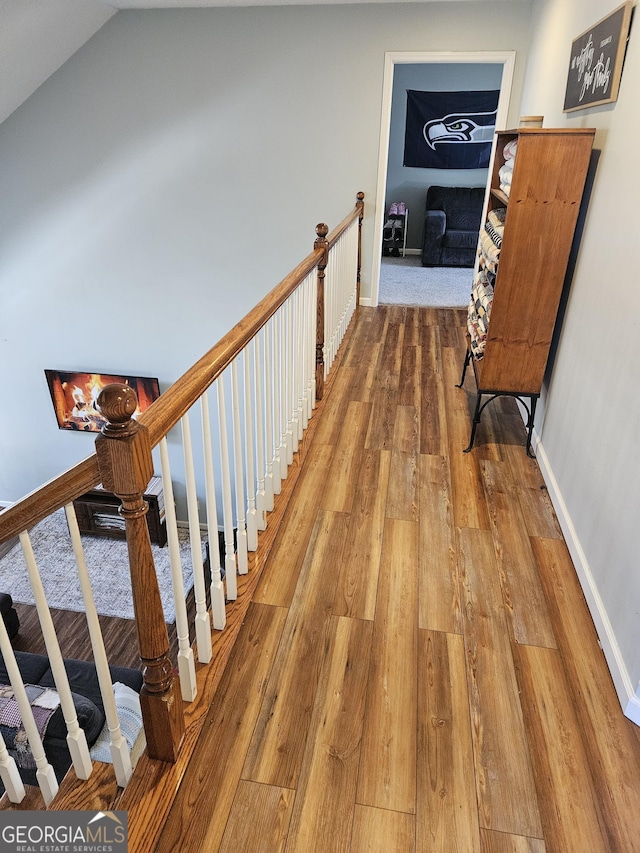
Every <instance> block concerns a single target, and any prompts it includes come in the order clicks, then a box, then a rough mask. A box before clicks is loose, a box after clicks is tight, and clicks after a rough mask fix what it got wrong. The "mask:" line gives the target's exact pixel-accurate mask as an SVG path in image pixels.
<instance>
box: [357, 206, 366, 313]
mask: <svg viewBox="0 0 640 853" xmlns="http://www.w3.org/2000/svg"><path fill="white" fill-rule="evenodd" d="M356 199H357V201H356V207H357V208H358V269H357V272H356V311H357V310H358V308H359V307H360V270H361V269H362V220H363V219H364V193H363V192H362V191H360V192H359V193H357V194H356Z"/></svg>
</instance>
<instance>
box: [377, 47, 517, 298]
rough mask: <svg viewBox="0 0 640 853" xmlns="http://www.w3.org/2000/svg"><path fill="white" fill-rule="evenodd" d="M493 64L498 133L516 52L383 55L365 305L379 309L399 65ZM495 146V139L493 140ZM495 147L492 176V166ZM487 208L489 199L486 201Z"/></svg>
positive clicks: (504, 117)
mask: <svg viewBox="0 0 640 853" xmlns="http://www.w3.org/2000/svg"><path fill="white" fill-rule="evenodd" d="M467 62H468V63H485V62H486V63H489V62H490V63H493V64H495V65H502V80H501V83H500V96H499V98H498V112H497V115H496V129H497V130H504V129H505V128H506V123H507V116H508V113H509V102H510V99H511V86H512V83H513V72H514V68H515V64H516V53H515V51H514V50H503V51H471V52H467V53H456V52H455V51H441V52H398V53H395V52H387V53H385V55H384V78H383V83H382V115H381V121H380V149H379V155H378V183H377V190H376V212H375V218H374V224H373V246H374V253H373V262H372V265H371V298H370V299H363V300H361V302H362V304H363V305H374V306H375V305H377V304H378V291H379V285H380V258H381V256H382V227H383V224H384V212H385V211H384V205H385V193H386V188H387V162H388V159H389V131H390V127H391V99H392V96H393V73H394V69H395V66H396V65H407V64H409V63H414V64H420V63H424V64H428V63H435V64H438V63H454V64H455V63H467ZM494 146H495V139H494ZM493 150H494V149H493V147H492V149H491V162H490V165H489V175H491V166H492V164H493ZM485 205H486V199H485Z"/></svg>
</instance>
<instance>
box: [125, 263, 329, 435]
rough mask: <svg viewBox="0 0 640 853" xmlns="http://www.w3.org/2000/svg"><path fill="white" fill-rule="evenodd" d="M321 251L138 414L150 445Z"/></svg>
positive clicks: (250, 335)
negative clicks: (147, 430) (146, 430)
mask: <svg viewBox="0 0 640 853" xmlns="http://www.w3.org/2000/svg"><path fill="white" fill-rule="evenodd" d="M320 256H321V253H320V252H319V251H317V250H315V249H314V251H313V252H310V253H309V254H308V255H307V257H306V258H305V259H304V260H303V261H302V262H301V263H299V264H298V266H297V267H295V269H293V270H292V271H291V272H290V273H289V274H288V275H287V276H285V277H284V278H283V279H282V281H281V282H280V284H278V285H277V286H276V287H275V288H274V289H273V290H272V291H271V292H270V293H268V294H267V295H266V296H265V297H264V299H262V300H261V301H260V302H258V304H257V305H256V306H255V308H252V309H251V311H249V313H248V314H246V315H245V316H244V317H243V318H242V320H240V321H239V322H238V323H236V325H235V326H234V327H233V328H232V329H231V331H229V332H227V334H226V335H224V336H223V337H222V338H221V339H220V340H219V341H218V343H217V344H215V345H214V346H213V347H211V349H210V350H209V351H208V352H207V353H206V354H205V355H203V356H202V358H201V359H199V360H198V361H197V362H196V363H195V364H194V365H193V366H192V367H190V368H189V369H188V370H187V371H186V372H185V373H184V374H183V375H182V376H181V377H180V379H178V380H177V382H174V384H173V385H172V386H171V387H170V388H168V389H167V390H166V391H165V392H164V393H163V394H161V395H160V397H159V398H158V399H157V400H156V401H155V402H154V403H153V404H152V405H151V406H150V407H149V408H148V409H147V410H146V411H145V412H143V413H142V414H141V415H140V417H139V419H138V420H139V421H140V423H142V424H144V425H145V426H146V427H147V428H148V429H149V438H150V440H151V446H152V447H155V446H156V444H158V442H159V441H160V440H161V439H162V438H163V436H165V435H166V434H167V433H168V432H169V430H170V429H172V428H173V427H174V426H175V425H176V424H177V423H178V421H179V420H180V418H182V416H183V415H184V414H186V412H188V411H189V409H190V408H191V406H193V404H194V403H195V402H196V400H197V399H198V398H199V397H201V396H202V394H203V393H204V391H206V389H207V388H208V387H209V386H210V385H211V384H212V383H213V382H215V380H216V379H217V378H218V377H219V376H220V374H221V373H222V372H223V371H224V370H225V368H226V367H228V366H229V365H230V364H231V362H232V361H233V360H234V358H235V357H236V356H237V355H238V353H239V352H241V351H242V350H243V349H244V347H245V346H246V345H247V344H248V343H249V341H250V340H251V339H252V338H253V337H254V336H255V335H257V333H258V332H259V331H260V329H262V327H263V326H264V325H265V324H266V323H267V322H268V321H269V319H270V318H271V317H273V315H274V314H275V313H276V311H277V310H278V308H280V306H281V305H282V304H283V303H284V302H286V301H287V299H288V298H289V297H290V296H291V294H292V293H293V292H294V291H295V289H296V288H297V287H298V286H299V285H300V283H301V282H302V281H304V279H305V278H306V276H307V275H308V274H309V273H310V272H311V270H312V269H313V268H314V267H315V265H316V264H317V262H318V259H319V257H320Z"/></svg>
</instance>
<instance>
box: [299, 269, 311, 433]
mask: <svg viewBox="0 0 640 853" xmlns="http://www.w3.org/2000/svg"><path fill="white" fill-rule="evenodd" d="M308 289H309V277H308V276H307V278H306V279H305V280H304V281H303V282H302V285H301V287H300V290H299V293H298V330H299V331H298V347H299V354H298V364H299V368H298V371H299V372H298V383H299V387H298V394H299V398H298V399H299V402H298V410H299V413H300V427H301V429H300V439H302V436H303V435H304V431H305V430H306V428H307V426H308V424H309V404H308V400H307V395H308V392H309V389H308V387H307V351H308V344H309V339H308V337H307V291H308Z"/></svg>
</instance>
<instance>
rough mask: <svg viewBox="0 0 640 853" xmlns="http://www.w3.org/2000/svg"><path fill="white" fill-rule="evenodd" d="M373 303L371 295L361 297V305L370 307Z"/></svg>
mask: <svg viewBox="0 0 640 853" xmlns="http://www.w3.org/2000/svg"><path fill="white" fill-rule="evenodd" d="M371 304H372V303H371V297H370V296H361V297H360V305H362V306H364V307H365V308H370V307H371Z"/></svg>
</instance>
